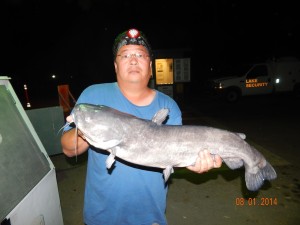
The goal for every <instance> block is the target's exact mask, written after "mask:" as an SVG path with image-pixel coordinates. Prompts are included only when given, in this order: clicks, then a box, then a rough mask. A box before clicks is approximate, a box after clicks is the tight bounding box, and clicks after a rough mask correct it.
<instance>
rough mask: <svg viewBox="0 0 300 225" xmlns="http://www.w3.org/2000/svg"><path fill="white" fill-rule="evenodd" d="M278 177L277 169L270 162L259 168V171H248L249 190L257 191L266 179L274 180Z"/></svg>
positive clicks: (246, 175) (246, 174)
mask: <svg viewBox="0 0 300 225" xmlns="http://www.w3.org/2000/svg"><path fill="white" fill-rule="evenodd" d="M276 177H277V174H276V171H275V170H274V168H273V167H272V166H271V164H270V163H268V162H267V163H266V165H265V166H264V167H263V168H261V169H259V170H258V172H257V173H255V174H252V173H249V172H247V171H246V173H245V180H246V186H247V188H248V190H249V191H257V190H258V189H259V188H260V187H261V186H262V185H263V183H264V181H265V180H273V179H275V178H276Z"/></svg>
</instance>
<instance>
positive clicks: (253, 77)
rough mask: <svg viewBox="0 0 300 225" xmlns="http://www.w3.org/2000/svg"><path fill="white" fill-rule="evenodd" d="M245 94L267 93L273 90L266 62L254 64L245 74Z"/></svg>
mask: <svg viewBox="0 0 300 225" xmlns="http://www.w3.org/2000/svg"><path fill="white" fill-rule="evenodd" d="M244 85H245V86H244V94H245V95H257V94H269V93H271V92H272V91H273V85H272V82H271V77H270V76H269V73H268V67H267V65H266V64H257V65H254V66H253V67H252V68H251V69H250V70H249V71H248V72H247V75H246V80H245V84H244Z"/></svg>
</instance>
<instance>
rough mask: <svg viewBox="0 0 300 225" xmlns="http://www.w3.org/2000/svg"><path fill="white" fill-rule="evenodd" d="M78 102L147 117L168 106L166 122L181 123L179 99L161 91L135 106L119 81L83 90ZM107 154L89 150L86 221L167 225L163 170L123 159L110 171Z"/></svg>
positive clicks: (94, 224)
mask: <svg viewBox="0 0 300 225" xmlns="http://www.w3.org/2000/svg"><path fill="white" fill-rule="evenodd" d="M77 103H91V104H98V105H106V106H109V107H112V108H115V109H117V110H119V111H122V112H125V113H129V114H132V115H135V116H137V117H139V118H143V119H148V120H151V119H152V117H153V116H154V115H155V113H156V112H157V111H159V110H160V109H161V108H168V109H169V110H170V113H169V117H168V120H167V122H166V124H168V125H181V124H182V117H181V111H180V109H179V107H178V105H177V104H176V102H175V101H174V100H173V99H172V98H170V97H169V96H167V95H165V94H163V93H161V92H159V91H156V95H155V98H154V100H153V101H152V102H151V104H149V105H147V106H136V105H134V104H132V103H131V102H130V101H128V100H127V99H126V98H125V97H124V95H123V94H122V93H121V91H120V89H119V87H118V84H117V83H105V84H95V85H91V86H89V87H88V88H86V89H85V90H84V91H83V92H82V94H81V95H80V97H79V99H78V101H77ZM66 129H68V128H66ZM162 151H163V149H162ZM107 157H108V153H107V154H106V152H105V151H103V152H102V151H99V150H97V149H92V148H89V150H88V165H87V176H86V184H85V195H84V222H85V223H86V224H87V225H120V224H122V225H152V224H153V223H158V224H160V225H166V224H167V222H166V218H165V210H166V196H167V185H166V184H165V182H164V179H163V175H162V171H161V170H159V169H154V168H152V169H150V168H144V167H140V166H135V165H132V164H131V165H130V164H127V163H126V162H120V161H116V162H115V163H114V164H113V166H112V168H111V169H109V170H108V169H107V168H106V165H105V161H106V159H107Z"/></svg>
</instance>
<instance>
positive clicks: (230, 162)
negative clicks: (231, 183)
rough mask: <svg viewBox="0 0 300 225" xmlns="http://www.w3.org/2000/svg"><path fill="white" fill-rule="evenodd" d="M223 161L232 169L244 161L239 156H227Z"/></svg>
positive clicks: (238, 166)
mask: <svg viewBox="0 0 300 225" xmlns="http://www.w3.org/2000/svg"><path fill="white" fill-rule="evenodd" d="M223 161H224V162H225V163H226V165H227V166H228V167H229V168H230V169H232V170H234V169H237V168H240V167H242V166H243V165H244V161H243V160H242V159H240V158H227V159H223Z"/></svg>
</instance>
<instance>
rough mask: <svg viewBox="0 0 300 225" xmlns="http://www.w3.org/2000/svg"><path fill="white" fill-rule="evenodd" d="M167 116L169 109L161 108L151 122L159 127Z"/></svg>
mask: <svg viewBox="0 0 300 225" xmlns="http://www.w3.org/2000/svg"><path fill="white" fill-rule="evenodd" d="M168 114H169V109H167V108H163V109H160V110H159V111H158V112H157V113H156V114H155V115H154V116H153V118H152V122H153V123H156V124H157V125H161V124H162V123H163V122H164V121H165V120H166V118H167V116H168Z"/></svg>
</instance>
